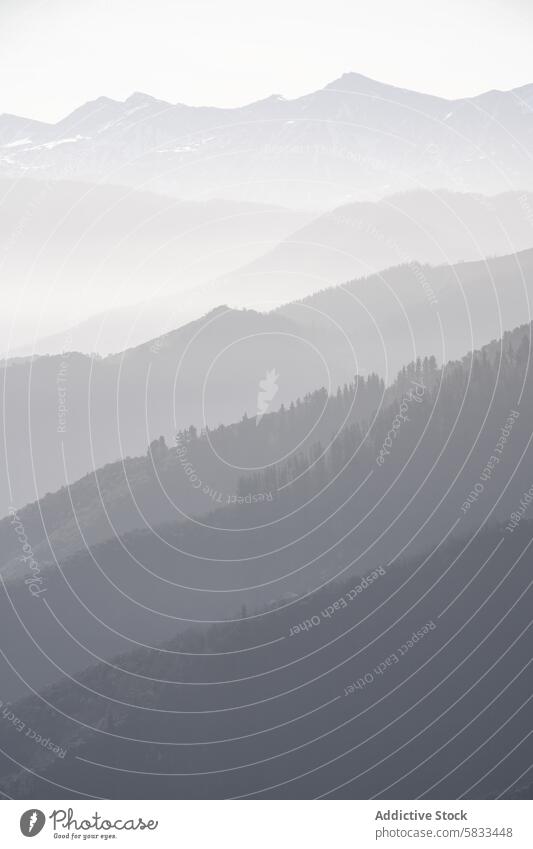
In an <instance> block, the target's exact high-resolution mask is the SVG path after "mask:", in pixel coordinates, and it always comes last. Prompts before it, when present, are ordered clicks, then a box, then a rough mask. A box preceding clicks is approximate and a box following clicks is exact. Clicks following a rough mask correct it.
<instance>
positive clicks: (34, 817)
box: [20, 808, 46, 837]
mask: <svg viewBox="0 0 533 849" xmlns="http://www.w3.org/2000/svg"><path fill="white" fill-rule="evenodd" d="M45 822H46V817H45V815H44V814H43V812H42V811H39V810H38V809H37V808H31V809H30V810H29V811H24V813H23V814H22V816H21V818H20V830H21V832H22V833H23V835H24V837H35V835H36V834H39V832H40V831H42V830H43V827H44V824H45Z"/></svg>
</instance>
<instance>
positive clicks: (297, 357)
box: [0, 307, 356, 515]
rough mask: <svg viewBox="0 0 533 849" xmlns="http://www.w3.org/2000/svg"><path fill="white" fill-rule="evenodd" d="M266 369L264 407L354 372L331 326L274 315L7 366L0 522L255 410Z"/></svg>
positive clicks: (223, 318) (2, 373) (233, 318)
mask: <svg viewBox="0 0 533 849" xmlns="http://www.w3.org/2000/svg"><path fill="white" fill-rule="evenodd" d="M272 370H275V371H276V373H277V374H278V375H279V380H278V381H277V382H276V381H275V382H274V384H275V385H274V386H273V392H274V394H273V397H272V398H271V400H270V402H269V403H270V405H271V406H270V409H272V410H274V409H276V408H278V407H279V406H280V405H281V404H282V403H285V404H290V402H291V401H292V400H293V399H295V398H297V397H303V396H304V395H305V394H306V393H308V392H311V391H314V390H316V389H318V388H320V387H322V386H326V387H329V389H330V390H332V389H335V387H336V386H337V385H338V384H342V383H344V382H345V381H349V380H351V379H352V378H353V375H354V374H355V372H356V363H355V360H354V355H353V351H352V350H351V348H350V345H349V344H348V342H347V341H346V339H345V338H344V336H343V335H342V334H339V333H338V332H337V331H336V329H335V327H334V326H333V325H332V326H331V328H330V329H328V330H326V331H324V329H323V328H322V329H321V330H320V331H319V332H318V331H315V330H314V329H313V328H310V327H307V328H306V327H302V326H300V325H299V324H296V323H295V322H294V321H292V320H290V319H287V318H285V317H284V316H282V315H274V314H273V315H262V314H260V313H257V312H254V311H251V310H249V311H235V310H229V309H227V308H223V307H221V308H219V309H218V310H214V311H213V312H211V313H209V314H208V315H207V316H204V317H203V318H202V319H200V320H198V321H196V322H192V323H189V324H187V325H185V326H184V327H182V328H180V329H178V330H175V331H172V332H170V333H168V334H167V335H165V336H163V337H160V338H158V339H155V340H153V341H152V342H150V343H148V344H144V345H141V346H138V347H136V348H131V349H129V350H127V351H125V352H123V353H121V354H117V355H113V356H109V357H106V358H103V359H101V358H97V357H94V358H91V357H88V356H85V355H82V354H76V353H72V354H69V353H68V352H67V353H65V354H62V355H57V356H45V357H35V358H33V359H22V360H13V361H11V360H8V361H7V362H6V363H4V365H3V368H2V369H1V370H0V377H1V382H2V408H3V421H4V440H3V445H2V454H3V457H4V462H3V463H2V468H1V471H0V514H2V515H5V514H6V512H7V509H8V507H9V506H13V507H23V506H24V505H25V504H27V503H28V502H30V501H35V500H36V499H38V498H40V497H42V496H43V495H45V494H46V493H47V492H53V491H55V490H57V489H59V487H60V486H62V485H64V484H66V483H68V482H73V481H75V480H77V479H78V478H80V477H82V476H83V475H85V474H87V473H88V472H89V471H91V470H93V469H97V468H99V467H101V466H103V465H105V464H107V463H111V462H114V461H116V460H118V459H120V458H127V457H135V456H139V455H141V454H145V453H146V450H147V446H148V444H149V443H150V442H151V441H152V440H153V439H156V438H159V437H160V436H161V435H163V436H164V437H165V438H166V440H167V442H168V443H169V444H172V443H173V441H174V437H175V434H176V432H177V431H178V430H179V429H180V428H185V427H189V426H190V425H195V426H196V427H198V428H202V427H205V426H206V425H207V426H209V427H211V428H213V427H216V426H217V425H219V424H221V423H227V424H229V423H231V422H234V421H236V420H237V421H238V420H239V419H240V418H241V417H242V415H243V413H244V412H246V413H247V414H248V415H249V416H255V415H256V413H257V411H258V394H259V393H260V391H261V388H260V383H261V381H263V380H264V379H265V376H266V375H268V374H269V373H270V372H272Z"/></svg>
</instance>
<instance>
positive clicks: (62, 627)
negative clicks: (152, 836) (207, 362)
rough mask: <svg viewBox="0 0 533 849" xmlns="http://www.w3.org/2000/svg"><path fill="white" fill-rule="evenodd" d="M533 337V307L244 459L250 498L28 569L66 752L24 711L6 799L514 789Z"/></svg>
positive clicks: (10, 600)
mask: <svg viewBox="0 0 533 849" xmlns="http://www.w3.org/2000/svg"><path fill="white" fill-rule="evenodd" d="M530 342H531V325H525V326H523V327H520V328H517V329H516V330H515V331H514V332H512V333H509V334H507V335H506V336H505V337H504V338H503V339H502V340H498V341H495V342H494V343H492V344H491V345H489V346H487V347H485V348H484V349H483V350H481V351H478V352H476V353H475V354H471V355H468V356H467V357H465V358H464V359H463V360H462V361H456V362H451V363H449V364H447V365H446V367H445V368H443V369H439V368H438V367H437V366H436V363H435V361H434V360H426V361H421V362H414V363H412V364H410V365H409V366H407V367H406V368H404V369H403V370H402V371H401V373H400V374H399V376H398V380H397V382H396V384H395V390H394V391H395V397H394V398H391V396H390V394H389V397H388V404H387V406H385V407H384V408H383V409H381V410H378V411H376V415H375V416H372V415H371V416H370V417H369V420H368V421H367V422H365V423H364V424H360V423H358V422H352V423H351V424H349V425H347V426H346V427H344V428H342V429H341V430H340V431H339V432H338V433H337V434H332V438H331V439H330V440H329V442H328V443H324V444H321V443H320V444H319V443H315V444H314V445H313V446H311V447H309V448H304V449H303V450H302V451H297V452H295V453H293V454H292V455H291V457H289V458H288V459H287V460H282V461H280V462H278V463H276V464H274V465H273V466H270V467H269V468H268V469H265V470H264V471H261V472H255V473H251V474H250V473H248V474H247V475H243V477H242V479H241V482H240V485H239V490H238V491H239V494H240V497H241V498H242V499H243V500H242V501H241V502H240V503H234V504H230V505H227V506H225V507H223V508H222V507H220V508H219V509H217V510H216V511H215V512H211V513H210V514H208V515H205V516H204V517H203V519H202V521H201V522H200V523H199V522H198V521H188V522H179V523H176V522H172V523H170V524H167V525H162V526H159V527H157V528H156V529H153V530H145V531H142V532H137V533H134V534H127V535H126V536H124V537H121V538H116V539H115V540H113V541H111V542H108V543H106V544H104V545H99V546H96V547H94V548H93V549H91V550H89V551H83V550H82V551H80V552H78V553H77V554H75V555H74V556H72V557H70V558H67V559H66V560H64V561H63V562H62V563H60V564H58V565H55V566H54V567H53V568H52V569H49V570H43V572H42V577H43V583H42V584H41V585H40V589H41V590H42V591H43V592H42V594H41V595H40V596H38V597H35V596H32V595H31V593H29V592H28V589H27V586H26V585H24V583H23V582H22V581H21V579H20V578H19V580H18V581H17V580H15V581H8V582H7V583H5V584H4V592H3V595H2V615H1V616H0V629H1V633H2V645H4V646H5V647H6V649H5V652H4V655H3V660H2V663H3V675H4V680H5V687H6V692H8V693H10V694H16V693H17V690H16V688H17V687H18V692H24V689H23V688H22V687H21V684H22V682H28V684H29V685H30V687H31V688H33V689H37V690H39V689H41V688H42V687H44V685H46V684H47V683H49V682H50V681H51V680H53V679H54V678H58V677H60V676H61V677H63V679H64V677H65V675H66V676H67V678H68V677H70V676H72V678H71V680H70V681H69V680H63V681H62V683H58V684H55V685H54V686H52V687H48V688H45V689H44V690H43V691H42V693H41V694H40V695H36V696H34V697H30V698H26V699H23V700H19V701H17V702H16V703H15V704H13V705H11V707H10V710H11V713H13V716H14V719H13V722H17V723H18V725H20V723H22V724H23V726H24V730H25V729H32V730H37V729H38V734H39V738H40V739H41V740H42V739H44V740H46V741H52V742H53V743H54V745H55V746H56V748H57V749H58V751H59V754H57V753H54V752H51V751H48V750H46V751H45V750H44V749H43V747H42V746H39V745H36V744H35V742H34V741H33V742H32V739H31V737H30V738H28V739H26V738H27V735H21V734H17V733H14V729H13V727H12V726H10V725H8V724H7V723H2V725H1V727H0V735H1V740H2V750H3V752H4V754H3V755H2V759H1V761H0V762H1V764H2V767H1V769H2V790H3V792H5V793H8V794H9V795H14V796H16V797H22V796H27V795H30V796H40V797H50V798H55V797H58V798H59V797H61V798H63V797H64V794H65V792H67V793H68V794H69V795H72V796H73V797H83V796H85V795H98V796H100V795H103V796H106V797H111V798H114V797H116V796H118V795H120V797H122V796H124V795H125V790H124V788H127V795H130V796H131V797H132V798H141V797H142V798H146V796H147V794H148V795H153V797H154V798H161V797H163V798H176V797H180V798H181V797H182V796H183V797H184V798H189V797H191V798H193V797H194V798H198V797H201V798H220V797H221V796H223V797H228V796H243V795H244V796H248V795H252V796H257V797H260V798H261V797H262V798H270V797H273V798H278V797H279V798H286V797H290V798H295V797H298V798H300V797H301V798H309V797H314V796H317V795H324V794H327V795H331V796H332V797H334V798H354V797H355V798H358V797H362V798H368V797H369V796H374V795H378V796H382V797H385V798H387V797H388V798H397V797H398V796H401V797H404V796H405V797H406V798H410V797H416V796H424V797H428V798H450V797H456V796H458V795H462V796H465V797H467V798H477V797H479V798H491V797H495V796H501V795H504V796H505V795H512V792H513V787H514V785H515V782H516V777H517V776H519V775H521V774H522V773H523V772H524V770H525V769H526V768H527V766H528V764H529V753H528V751H527V749H526V748H525V747H524V746H521V745H520V741H521V740H522V739H523V738H524V735H525V734H526V733H527V731H528V717H529V712H528V710H527V700H528V696H529V689H530V688H529V675H528V668H529V664H530V662H531V658H530V640H529V637H528V634H529V630H530V627H531V622H530V601H529V599H528V591H529V588H530V583H531V581H530V577H531V576H530V569H529V562H530V555H529V549H530V545H531V532H532V524H531V521H530V518H529V519H528V517H527V515H526V514H525V513H524V511H523V510H522V513H523V518H522V519H520V518H519V519H516V518H512V517H516V516H517V515H518V514H517V512H516V511H517V508H518V507H519V505H520V504H525V503H526V502H525V501H524V493H525V492H527V491H528V490H529V488H530V486H531V480H530V472H529V470H530V468H531V462H530V457H531V427H530V421H531V415H532V404H533V386H532V384H531V374H530V369H529V361H530V350H531V345H530ZM363 397H364V395H363ZM352 402H355V404H357V392H356V391H353V389H352V391H351V392H350V391H349V390H347V391H346V394H344V392H342V391H341V392H340V393H339V395H338V396H337V400H336V403H337V404H339V405H341V404H343V403H346V404H347V407H348V408H349V407H350V404H351V403H352ZM404 405H407V410H405V409H402V408H403V407H404ZM300 414H301V415H302V416H303V417H309V418H310V419H311V420H312V418H314V417H315V416H316V406H314V405H313V403H312V401H311V399H309V400H308V401H307V402H306V403H305V404H301V405H300ZM400 414H403V416H404V421H403V422H402V425H401V428H400V429H399V430H398V432H397V434H396V436H394V437H393V438H392V437H391V438H390V440H389V442H387V435H388V434H390V433H392V432H393V429H395V428H394V420H395V419H396V418H397V417H398V415H400ZM285 416H289V418H288V419H285V418H284V417H285ZM267 418H268V417H265V418H264V419H263V420H262V421H266V420H267ZM297 422H298V418H297V414H296V412H293V413H292V417H291V413H290V412H281V411H280V412H278V413H274V414H272V415H271V416H270V426H271V427H276V428H278V429H281V430H283V427H284V426H288V427H289V429H292V428H293V427H294V426H296V424H297ZM252 427H254V428H255V427H256V426H255V425H252V424H251V423H250V422H243V423H241V425H238V426H237V430H238V434H239V435H238V440H239V442H240V443H244V442H246V441H247V430H248V428H250V429H251V428H252ZM296 431H298V428H296ZM181 437H182V442H183V444H184V445H185V446H186V447H187V450H188V451H192V450H193V449H192V447H191V446H192V445H193V444H194V443H195V442H196V441H197V440H202V439H203V440H205V438H206V437H205V436H203V437H202V436H200V435H198V434H196V433H194V431H190V430H189V431H188V432H186V433H183V434H182V435H181ZM227 437H228V439H227V442H226V443H224V441H223V440H222V441H221V442H220V443H219V445H218V447H219V448H220V449H222V448H223V447H225V449H226V451H227V452H228V451H229V450H230V446H231V444H232V443H234V441H235V440H233V439H232V438H231V435H230V434H229V433H228V434H227ZM253 439H256V436H255V430H254V437H253ZM253 439H252V442H250V445H253ZM385 446H387V450H386V451H385V453H383V451H384V447H385ZM321 449H322V450H321ZM253 450H254V451H255V448H254V449H253ZM151 451H152V454H153V455H154V457H155V455H157V454H158V451H159V452H161V454H163V453H164V451H165V449H164V446H163V445H162V444H159V446H158V445H153V446H152V448H151ZM229 456H231V455H230V454H228V457H229ZM380 456H381V457H384V461H383V462H382V463H380V462H378V461H377V458H378V457H380ZM493 458H497V461H496V460H494V459H493ZM481 482H483V483H482V485H481V488H480V487H479V484H480V483H481ZM266 487H269V488H271V492H272V493H273V496H274V497H273V498H272V500H270V501H269V500H264V501H253V502H252V501H250V502H249V503H248V502H246V501H245V500H244V499H245V498H246V495H245V493H246V492H249V493H253V494H255V495H257V494H259V492H260V491H264V489H265V488H266ZM472 493H475V497H473V496H472ZM465 505H468V506H467V507H466V506H465ZM526 506H527V505H526ZM520 509H522V508H520ZM19 519H20V520H24V519H25V516H24V515H21V516H20V517H19ZM28 527H29V525H28ZM3 533H4V532H3ZM341 602H342V603H341ZM224 620H226V621H224ZM176 631H178V632H179V633H178V636H174V637H172V633H173V632H174V633H176ZM15 634H16V635H17V637H16V639H14V635H15ZM165 634H166V636H165ZM8 635H10V636H11V638H10V639H8ZM159 640H164V642H162V643H160V642H158V641H159ZM99 660H100V663H97V662H98V661H99ZM84 667H86V668H85V671H83V672H82V671H81V670H82V669H83V668H84ZM26 692H27V690H26ZM489 693H490V696H488V695H487V694H489ZM80 694H83V695H82V696H80ZM9 715H10V714H9ZM503 723H505V733H502V724H503ZM487 737H490V739H491V745H490V746H487ZM30 744H31V745H30ZM437 755H438V761H437V760H435V759H436V758H437ZM21 764H23V765H24V767H26V769H27V768H29V769H30V770H31V771H30V772H27V771H21V766H20V765H21ZM117 771H118V774H119V775H120V777H121V782H120V785H119V786H118V785H117V780H116V779H117ZM40 776H42V777H40ZM148 776H149V780H150V789H149V790H147V778H148Z"/></svg>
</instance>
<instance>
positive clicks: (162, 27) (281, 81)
mask: <svg viewBox="0 0 533 849" xmlns="http://www.w3.org/2000/svg"><path fill="white" fill-rule="evenodd" d="M532 34H533V3H531V2H530V0H431V2H428V0H402V2H398V0H380V2H379V3H378V2H372V0H365V2H361V0H321V2H316V0H268V2H261V3H259V2H256V0H1V3H0V74H1V79H2V87H1V91H0V112H14V113H17V114H22V115H26V116H28V117H35V118H40V119H43V120H57V119H59V118H60V117H62V116H63V115H65V114H66V113H68V112H69V111H71V110H72V109H74V108H75V107H76V106H78V105H80V104H81V103H84V102H86V101H87V100H91V99H94V98H96V97H98V96H100V95H102V94H105V95H108V96H110V97H114V98H117V99H120V100H123V99H125V98H126V97H127V96H128V95H129V94H131V93H132V92H133V91H145V92H148V93H150V94H153V95H154V96H156V97H160V98H162V99H165V100H169V101H171V102H178V101H179V102H183V103H188V104H192V105H218V106H236V105H240V104H243V103H247V102H250V101H253V100H257V99H260V98H262V97H266V96H267V95H269V94H272V93H280V94H283V95H285V96H287V97H295V96H298V95H300V94H305V93H307V92H309V91H312V90H314V89H317V88H321V87H322V86H323V85H325V84H326V83H328V82H330V81H331V80H333V79H335V78H336V77H338V76H340V75H341V74H342V73H344V72H345V71H357V72H358V73H362V74H366V75H367V76H370V77H374V78H375V79H379V80H382V81H383V82H390V83H393V84H396V85H400V86H403V87H406V88H414V89H418V90H420V91H427V92H431V93H434V94H439V95H442V96H445V97H461V96H468V95H471V94H476V93H478V92H480V91H484V90H486V89H489V88H502V89H508V88H513V87H515V86H519V85H523V84H525V83H528V82H533V59H532V56H533V53H532V51H531V36H532Z"/></svg>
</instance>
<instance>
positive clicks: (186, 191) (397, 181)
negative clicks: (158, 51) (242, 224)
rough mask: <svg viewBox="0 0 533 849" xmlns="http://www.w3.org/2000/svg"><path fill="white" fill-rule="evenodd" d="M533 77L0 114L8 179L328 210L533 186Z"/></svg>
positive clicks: (338, 84) (356, 77)
mask: <svg viewBox="0 0 533 849" xmlns="http://www.w3.org/2000/svg"><path fill="white" fill-rule="evenodd" d="M532 107H533V85H527V86H523V87H522V88H518V89H514V90H512V91H508V92H502V91H489V92H486V93H484V94H481V95H479V96H477V97H470V98H463V99H460V100H446V99H444V98H441V97H435V96H432V95H427V94H420V93H418V92H413V91H408V90H406V89H402V88H397V87H395V86H392V85H386V84H384V83H380V82H376V81H375V80H371V79H369V78H367V77H364V76H362V75H360V74H356V73H347V74H344V75H343V76H342V77H341V78H339V79H337V80H334V81H333V82H331V83H330V84H328V85H327V86H325V88H323V89H321V90H319V91H316V92H313V93H310V94H307V95H304V96H303V97H298V98H296V99H294V100H286V99H285V98H283V97H282V96H280V95H273V96H272V97H269V98H266V99H265V100H261V101H259V102H257V103H251V104H249V105H247V106H243V107H240V108H235V109H220V108H211V107H201V108H199V107H189V106H185V105H183V104H176V105H174V104H170V103H166V102H164V101H161V100H157V99H155V98H153V97H150V96H149V95H147V94H143V93H139V92H137V93H135V94H133V95H132V96H131V97H129V98H128V99H127V100H125V101H124V102H120V101H115V100H111V99H109V98H106V97H100V98H98V99H97V100H95V101H92V102H90V103H87V104H85V105H83V106H80V107H79V108H78V109H76V110H75V111H74V112H72V113H71V114H70V115H68V116H66V117H65V118H63V119H62V120H60V121H59V122H58V123H57V124H53V125H52V124H45V123H42V122H38V121H34V120H31V119H26V118H21V117H17V116H13V115H2V116H1V117H0V144H1V145H2V147H1V148H0V151H1V155H0V166H1V168H2V173H3V174H4V175H5V176H9V177H15V178H18V177H19V176H21V175H24V176H28V175H31V176H37V177H40V178H45V179H65V178H69V179H82V180H88V181H92V182H101V181H105V182H112V183H120V184H123V185H128V186H133V187H135V188H136V189H140V188H142V189H150V190H154V191H157V192H163V193H166V194H172V195H174V196H177V197H179V198H180V199H182V200H207V199H209V198H220V197H223V198H225V199H227V200H230V199H231V200H237V201H253V202H259V203H268V204H272V203H274V204H281V205H283V206H288V207H305V208H310V209H313V210H316V209H317V208H318V209H326V208H331V207H334V206H338V205H340V204H346V203H350V202H353V201H356V200H363V199H367V200H370V199H372V200H376V199H379V198H381V197H383V196H384V195H386V194H391V193H394V192H399V191H406V190H410V189H413V188H417V189H418V188H420V187H426V188H432V189H434V188H446V189H452V190H455V191H457V190H459V191H466V192H482V193H489V194H493V193H497V192H502V191H507V190H509V189H519V190H526V189H527V190H531V189H533V168H532V161H531V156H530V153H529V151H530V150H531V141H532V134H533V108H532Z"/></svg>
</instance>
